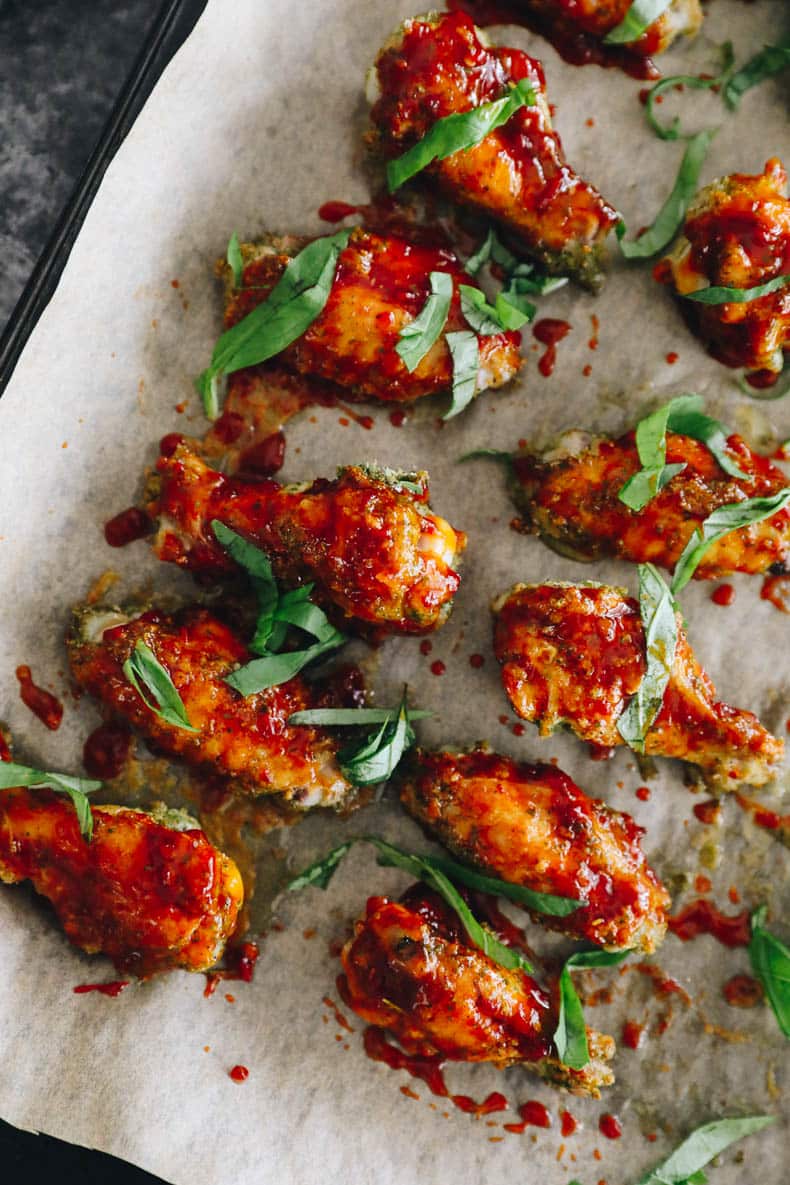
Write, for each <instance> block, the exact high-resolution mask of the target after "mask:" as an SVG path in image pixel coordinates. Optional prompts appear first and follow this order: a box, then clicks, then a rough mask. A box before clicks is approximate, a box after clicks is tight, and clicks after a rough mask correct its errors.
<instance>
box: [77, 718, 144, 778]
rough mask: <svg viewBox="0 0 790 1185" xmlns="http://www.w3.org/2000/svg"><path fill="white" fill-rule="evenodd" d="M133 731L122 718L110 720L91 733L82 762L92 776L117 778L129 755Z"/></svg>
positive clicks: (83, 748) (85, 745)
mask: <svg viewBox="0 0 790 1185" xmlns="http://www.w3.org/2000/svg"><path fill="white" fill-rule="evenodd" d="M131 744H132V733H131V730H130V729H129V728H128V726H127V725H126V724H124V723H123V721H121V720H108V721H106V722H105V723H104V724H100V725H99V727H98V728H95V729H94V730H93V732H92V733H91V734H90V736H89V737H88V739H87V740H86V742H85V744H84V745H83V747H82V764H83V765H84V766H85V770H86V772H87V773H88V775H89V776H90V777H92V778H99V779H100V780H101V781H102V782H109V781H111V780H112V778H117V777H118V774H119V773H120V772H121V770H122V769H123V767H124V765H125V763H126V759H127V757H128V756H129V749H130V748H131Z"/></svg>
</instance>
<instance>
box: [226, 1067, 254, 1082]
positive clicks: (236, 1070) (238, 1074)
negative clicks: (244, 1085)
mask: <svg viewBox="0 0 790 1185" xmlns="http://www.w3.org/2000/svg"><path fill="white" fill-rule="evenodd" d="M249 1076H250V1072H249V1070H248V1069H247V1067H246V1066H234V1067H233V1069H232V1070H228V1078H232V1079H233V1081H234V1082H246V1081H247V1079H248V1078H249Z"/></svg>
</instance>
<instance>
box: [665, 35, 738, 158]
mask: <svg viewBox="0 0 790 1185" xmlns="http://www.w3.org/2000/svg"><path fill="white" fill-rule="evenodd" d="M722 53H723V61H722V66H721V70H720V71H719V73H718V74H717V75H716V76H715V77H712V78H703V77H701V76H700V75H699V74H673V75H671V76H670V77H669V78H662V79H661V81H660V82H657V83H656V84H655V86H651V88H650V90H649V91H648V92H647V100H646V102H645V118H646V119H647V122H648V123H649V125H650V127H651V128H652V129H653V131H654V132H655V134H656V135H657V136H658V137H659V139H661V140H679V139H681V137H682V138H683V139H687V137H685V136H683V133H682V132H681V130H680V119H679V118H678V116H675V118H674V119H673V120H672V123H670V124H663V123H660V122H659V120H658V119H657V117H656V114H655V112H654V111H653V104H654V103H655V102H656V100H657V99H658V98H659V96H661V95H663V94H664V93H665V92H666V91H670V90H674V89H675V87H679V88H681V89H682V88H683V87H686V88H687V89H688V90H710V89H711V88H712V87H716V86H721V84H722V83H723V82H724V80H725V78H726V77H727V75H728V74H729V72H730V70H731V69H732V65H733V62H734V61H735V55H734V54H733V52H732V42H730V41H725V43H724V45H723V46H722Z"/></svg>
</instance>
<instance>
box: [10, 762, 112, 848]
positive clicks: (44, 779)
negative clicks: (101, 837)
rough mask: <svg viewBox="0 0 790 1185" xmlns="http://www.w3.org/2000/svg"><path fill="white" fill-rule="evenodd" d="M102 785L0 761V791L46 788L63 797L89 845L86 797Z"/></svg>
mask: <svg viewBox="0 0 790 1185" xmlns="http://www.w3.org/2000/svg"><path fill="white" fill-rule="evenodd" d="M102 785H103V783H102V782H97V781H95V780H94V779H93V778H75V777H72V776H71V774H54V773H51V772H49V771H48V770H43V769H32V768H31V767H30V766H29V765H17V764H16V763H15V762H13V761H0V790H9V789H13V788H15V787H17V786H30V787H31V789H34V790H35V789H38V788H40V787H43V786H48V787H49V789H50V790H54V791H55V792H56V793H58V794H67V795H68V797H69V798H70V799H71V801H72V803H73V804H74V810H75V811H76V812H77V822H78V823H79V828H80V834H81V835H82V836H83V838H84V839H86V840H87V841H88V843H90V841H91V839H92V838H93V815H92V813H91V805H90V803H89V802H88V799H87V795H88V794H93V793H94V792H95V791H96V790H100V789H101V787H102Z"/></svg>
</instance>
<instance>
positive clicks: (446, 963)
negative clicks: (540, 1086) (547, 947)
mask: <svg viewBox="0 0 790 1185" xmlns="http://www.w3.org/2000/svg"><path fill="white" fill-rule="evenodd" d="M341 958H342V961H343V969H344V971H345V981H346V982H345V984H344V990H343V997H344V999H345V1001H346V1003H347V1004H348V1005H349V1006H350V1007H351V1008H353V1009H354V1011H355V1012H356V1013H357V1014H358V1015H359V1016H361V1017H362V1019H363V1020H365V1021H367V1022H368V1023H369V1024H372V1025H376V1026H378V1027H379V1028H382V1029H387V1030H388V1031H389V1032H390V1033H392V1034H393V1036H394V1037H395V1038H396V1039H397V1040H398V1042H399V1043H400V1045H401V1046H402V1047H403V1049H404V1050H405V1051H406V1052H407V1053H412V1054H417V1055H423V1056H424V1055H428V1056H430V1055H431V1054H440V1055H441V1056H442V1057H443V1058H447V1059H448V1060H450V1061H468V1062H493V1064H494V1065H496V1066H498V1067H500V1068H505V1067H506V1066H512V1065H523V1066H524V1067H525V1068H526V1069H530V1070H533V1071H534V1072H535V1073H537V1074H540V1075H541V1077H543V1078H545V1079H546V1080H547V1081H548V1082H551V1083H552V1084H553V1085H555V1086H560V1087H563V1088H564V1089H566V1090H569V1091H571V1092H572V1093H574V1094H586V1095H593V1096H594V1097H596V1098H597V1097H598V1095H599V1093H600V1087H602V1086H608V1085H610V1083H611V1082H612V1081H613V1076H612V1072H611V1070H609V1068H608V1066H607V1065H606V1062H607V1061H609V1060H610V1059H611V1057H612V1055H613V1053H614V1042H613V1041H612V1039H611V1037H606V1036H603V1035H602V1034H600V1033H594V1032H592V1031H590V1030H588V1042H589V1046H590V1055H591V1059H592V1060H591V1061H590V1062H589V1064H588V1065H587V1066H585V1068H584V1069H583V1070H572V1069H570V1068H569V1067H568V1066H565V1065H563V1064H562V1063H561V1062H560V1061H558V1060H557V1058H556V1056H555V1055H554V1054H553V1053H552V1037H551V1034H552V1033H553V1031H554V1028H555V1027H556V1015H555V1013H554V1010H553V1008H552V1006H551V1003H550V1000H549V997H548V996H547V995H546V993H545V992H543V991H542V990H541V988H539V987H538V985H537V983H535V981H534V980H533V979H531V978H530V977H529V976H527V975H525V974H524V972H522V971H509V970H507V969H506V968H504V967H501V966H500V965H499V964H498V963H495V962H494V961H493V960H492V959H490V958H489V957H488V956H487V955H485V954H483V952H482V951H481V950H479V949H478V948H477V947H474V946H471V945H470V944H469V942H468V940H467V938H466V936H465V934H464V933H463V931H462V930H461V928H460V925H459V923H458V921H457V919H456V917H455V915H454V914H452V913H451V912H450V911H449V910H448V908H447V907H446V906H445V905H444V903H443V902H442V901H441V899H440V898H438V897H437V896H436V895H435V894H434V893H433V892H432V891H431V890H430V889H426V888H425V887H424V886H422V885H415V886H414V887H413V888H412V889H410V890H409V891H408V892H407V893H406V894H405V896H404V897H403V899H402V900H401V901H400V902H396V901H390V900H388V898H386V897H371V898H369V900H368V904H367V913H366V915H365V917H364V918H362V919H361V920H360V921H358V922H357V923H356V926H355V932H354V937H353V938H352V939H350V941H349V942H347V943H346V945H345V947H344V948H343V952H342V955H341Z"/></svg>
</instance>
